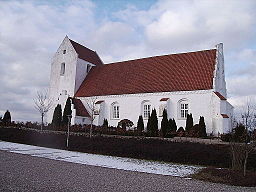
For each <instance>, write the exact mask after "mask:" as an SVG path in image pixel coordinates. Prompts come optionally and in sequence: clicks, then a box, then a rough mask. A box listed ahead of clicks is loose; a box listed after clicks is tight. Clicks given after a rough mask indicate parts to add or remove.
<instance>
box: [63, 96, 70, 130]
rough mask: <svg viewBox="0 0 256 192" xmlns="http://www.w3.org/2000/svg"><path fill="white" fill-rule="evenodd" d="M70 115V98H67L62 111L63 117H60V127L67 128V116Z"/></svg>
mask: <svg viewBox="0 0 256 192" xmlns="http://www.w3.org/2000/svg"><path fill="white" fill-rule="evenodd" d="M71 114H72V110H71V98H70V97H69V98H67V101H66V105H65V108H64V111H63V117H62V125H64V126H67V125H68V115H71Z"/></svg>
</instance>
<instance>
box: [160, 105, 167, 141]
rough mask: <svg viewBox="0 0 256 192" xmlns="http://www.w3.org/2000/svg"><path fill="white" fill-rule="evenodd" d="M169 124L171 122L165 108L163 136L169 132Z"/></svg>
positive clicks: (162, 123) (162, 122)
mask: <svg viewBox="0 0 256 192" xmlns="http://www.w3.org/2000/svg"><path fill="white" fill-rule="evenodd" d="M168 126H169V122H168V118H167V112H166V110H165V109H164V111H163V119H162V121H161V135H162V137H166V135H167V133H168V131H169V130H168V128H169V127H168Z"/></svg>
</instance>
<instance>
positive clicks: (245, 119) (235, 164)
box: [230, 99, 256, 176]
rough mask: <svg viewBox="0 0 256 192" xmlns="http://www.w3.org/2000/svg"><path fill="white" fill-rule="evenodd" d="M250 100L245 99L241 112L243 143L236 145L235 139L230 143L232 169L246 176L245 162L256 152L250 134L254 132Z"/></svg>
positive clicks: (255, 143)
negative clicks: (240, 171)
mask: <svg viewBox="0 0 256 192" xmlns="http://www.w3.org/2000/svg"><path fill="white" fill-rule="evenodd" d="M255 109H256V108H255V105H254V104H253V102H252V101H251V99H247V102H246V105H245V106H244V107H243V109H242V112H241V118H242V124H243V125H244V127H245V133H244V138H243V140H244V142H242V143H237V141H236V140H235V139H233V140H232V141H231V142H230V145H231V152H232V168H233V169H234V170H243V174H244V176H245V175H246V167H247V160H248V156H249V154H250V153H251V152H252V151H253V150H256V142H255V138H253V137H252V136H251V135H250V133H251V132H252V131H253V130H255V125H256V124H255V122H256V110H255Z"/></svg>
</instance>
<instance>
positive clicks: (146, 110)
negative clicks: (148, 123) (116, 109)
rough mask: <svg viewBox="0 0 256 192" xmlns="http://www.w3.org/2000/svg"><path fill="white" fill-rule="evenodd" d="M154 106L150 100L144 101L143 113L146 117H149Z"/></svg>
mask: <svg viewBox="0 0 256 192" xmlns="http://www.w3.org/2000/svg"><path fill="white" fill-rule="evenodd" d="M151 110H152V107H151V103H150V102H149V101H143V102H142V115H143V118H144V119H148V118H149V116H150V113H151Z"/></svg>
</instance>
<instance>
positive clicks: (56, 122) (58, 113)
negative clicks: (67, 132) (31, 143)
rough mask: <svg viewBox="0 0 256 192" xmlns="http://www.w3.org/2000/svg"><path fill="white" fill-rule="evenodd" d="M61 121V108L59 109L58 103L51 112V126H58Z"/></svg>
mask: <svg viewBox="0 0 256 192" xmlns="http://www.w3.org/2000/svg"><path fill="white" fill-rule="evenodd" d="M61 121H62V110H61V105H60V104H58V105H57V106H56V107H55V109H54V112H53V118H52V126H53V127H54V129H56V128H59V127H60V126H61Z"/></svg>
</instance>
